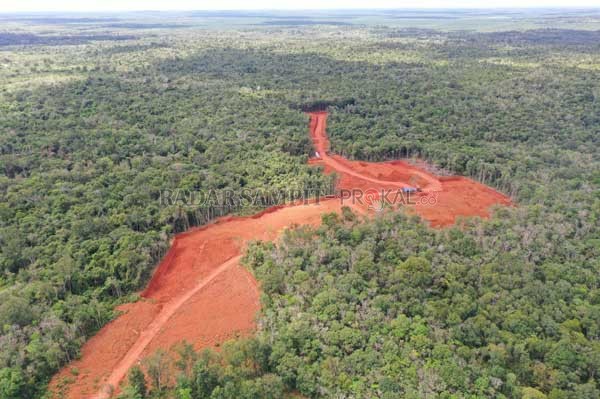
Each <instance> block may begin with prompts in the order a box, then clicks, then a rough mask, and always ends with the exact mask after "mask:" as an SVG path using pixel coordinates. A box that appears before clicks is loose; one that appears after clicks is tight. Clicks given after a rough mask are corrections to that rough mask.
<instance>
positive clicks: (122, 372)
mask: <svg viewBox="0 0 600 399" xmlns="http://www.w3.org/2000/svg"><path fill="white" fill-rule="evenodd" d="M241 257H242V256H241V255H238V256H236V257H233V258H231V259H229V260H228V261H227V262H225V263H223V264H221V265H220V266H219V267H217V268H216V269H215V270H213V271H212V272H211V273H210V274H209V275H208V276H206V277H205V278H203V279H202V280H200V281H198V283H197V284H196V286H195V287H194V288H193V289H191V290H189V291H187V292H185V293H184V294H183V295H181V296H179V297H177V298H174V299H173V300H171V301H169V302H167V303H166V304H165V305H164V306H163V308H162V309H161V311H160V313H159V314H158V315H157V316H156V318H155V319H154V320H153V321H152V323H150V324H149V325H148V327H146V328H145V329H144V330H143V331H142V332H141V333H140V335H139V336H138V339H137V340H136V341H135V343H134V344H133V345H132V346H131V348H129V351H128V352H127V353H126V354H125V356H123V358H122V359H121V360H120V361H119V363H118V364H117V366H116V367H115V368H114V369H113V371H112V372H111V374H110V376H109V377H108V379H107V380H106V382H105V384H104V386H103V387H102V388H101V389H100V392H98V393H97V394H96V395H95V396H92V398H90V399H108V398H110V397H111V394H112V390H113V389H114V388H115V387H118V386H119V383H120V382H121V381H122V380H123V379H124V378H125V376H126V375H127V373H128V372H129V369H131V367H133V366H134V365H135V364H136V363H137V362H139V361H140V360H141V355H142V353H143V352H144V350H145V349H146V347H147V346H148V345H149V344H150V342H151V341H152V339H153V338H154V337H155V336H156V335H157V334H158V333H159V332H160V330H161V329H162V328H163V327H164V325H165V324H166V323H167V322H168V321H169V319H170V318H171V317H172V316H173V315H174V314H175V312H176V311H177V310H178V309H179V308H180V307H181V306H183V305H184V304H185V303H186V302H187V301H188V300H189V299H191V298H192V297H193V296H194V295H195V294H196V293H198V292H199V291H200V290H202V289H203V288H204V287H206V286H207V285H208V284H209V283H210V282H211V281H213V280H214V279H215V278H216V277H217V276H219V275H220V274H221V273H223V272H224V271H225V270H227V269H229V268H230V267H233V266H235V265H237V264H238V263H239V261H240V259H241Z"/></svg>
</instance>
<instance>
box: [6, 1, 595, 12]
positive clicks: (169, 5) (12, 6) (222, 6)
mask: <svg viewBox="0 0 600 399" xmlns="http://www.w3.org/2000/svg"><path fill="white" fill-rule="evenodd" d="M482 7H484V8H492V7H494V8H514V7H600V1H599V0H496V1H494V0H396V1H392V0H294V1H292V0H196V1H193V0H0V13H2V12H11V11H110V10H231V9H323V8H325V9H327V8H338V9H339V8H482Z"/></svg>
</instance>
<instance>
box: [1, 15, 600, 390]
mask: <svg viewBox="0 0 600 399" xmlns="http://www.w3.org/2000/svg"><path fill="white" fill-rule="evenodd" d="M573 18H575V17H573ZM575 19H576V20H577V18H575ZM581 22H582V24H588V23H590V19H589V18H588V19H585V20H584V21H581ZM138 23H139V22H137V21H134V22H127V23H125V22H119V21H113V20H107V19H102V20H101V21H96V20H93V19H92V20H83V21H79V22H73V21H71V22H70V23H68V24H67V23H65V22H64V21H62V22H61V21H56V20H51V21H36V22H35V24H33V25H28V24H25V23H24V22H23V21H11V22H10V25H7V26H11V27H14V31H8V32H0V82H1V85H0V248H1V251H0V399H17V398H35V397H41V396H43V394H44V391H45V387H46V383H47V381H48V379H49V378H50V377H51V376H52V375H53V373H54V372H56V371H57V370H58V368H59V367H60V366H62V365H64V364H65V363H66V362H68V361H69V360H71V359H73V358H75V357H76V356H77V355H78V351H79V349H80V347H81V345H82V343H83V342H84V340H85V339H86V338H88V337H89V336H90V335H92V334H93V333H94V332H95V331H97V330H98V329H99V328H100V327H101V326H102V325H104V324H105V323H106V322H107V321H108V320H110V319H111V317H113V316H114V313H113V310H112V309H113V307H114V305H115V304H117V303H121V302H124V301H127V300H130V299H131V296H132V295H135V292H136V291H137V290H139V289H140V288H141V287H143V285H144V284H145V283H146V282H147V280H148V278H149V276H150V273H151V272H152V270H153V267H154V266H155V265H156V264H157V263H158V261H159V260H160V258H161V256H162V255H163V254H164V253H165V251H166V249H167V248H168V245H169V239H170V237H171V236H172V235H173V234H174V233H176V232H179V231H183V230H185V229H187V228H189V227H190V226H193V225H198V224H202V223H205V222H206V221H207V220H209V219H211V218H213V217H215V216H219V215H221V214H225V213H230V212H251V211H253V210H255V209H237V208H236V209H234V208H215V209H212V208H210V209H207V208H198V207H194V206H188V205H185V204H174V205H169V206H165V205H164V204H161V203H160V201H159V199H160V194H161V191H162V190H169V189H184V190H209V189H215V190H224V189H238V188H252V189H284V188H289V187H290V186H299V187H303V186H307V185H311V186H316V185H321V186H323V187H328V186H329V183H330V179H329V178H327V177H325V176H323V175H322V174H321V172H320V171H319V170H318V169H315V168H310V167H308V166H307V165H306V160H307V157H308V155H309V154H310V152H311V147H310V142H309V139H308V135H307V117H306V116H305V115H304V114H303V113H302V110H303V109H306V107H310V106H312V105H315V104H317V105H318V104H327V105H329V110H330V112H331V118H330V121H329V124H328V132H329V134H330V136H331V138H332V147H333V150H334V151H335V152H338V153H340V154H343V155H346V156H348V157H350V158H356V159H365V160H383V159H391V158H402V157H412V156H418V157H421V158H425V159H427V160H428V161H430V162H431V163H433V164H435V165H436V166H438V167H439V168H444V169H447V170H449V171H452V172H454V173H461V174H465V175H468V176H471V177H473V178H475V179H478V180H480V181H482V182H485V183H487V184H490V185H493V186H495V187H496V188H498V189H500V190H502V191H504V192H506V193H508V194H510V195H512V196H513V198H514V199H515V201H516V203H517V204H518V205H517V206H516V207H514V208H509V209H503V210H501V211H499V212H497V213H496V214H495V216H494V217H493V218H492V219H491V220H489V221H469V222H465V224H464V225H461V227H460V228H451V229H445V230H441V231H437V230H432V229H430V228H428V227H427V226H425V225H424V224H423V223H422V222H420V221H419V220H415V219H412V218H407V217H405V216H403V215H402V214H388V215H384V216H382V217H381V218H379V219H377V220H375V221H370V222H369V221H362V220H358V219H357V217H356V216H354V215H352V214H350V213H348V212H346V213H345V215H344V216H343V217H335V216H332V215H328V216H326V217H325V218H324V221H325V223H324V225H323V227H322V228H320V229H318V230H316V231H313V230H310V229H305V228H301V229H298V230H295V231H292V232H290V233H289V234H287V235H286V236H285V238H284V239H283V240H282V242H281V243H279V244H278V245H274V244H270V243H256V245H254V246H252V248H251V249H250V250H249V252H248V254H247V256H246V263H247V265H248V267H249V268H251V269H252V270H253V272H254V273H255V275H256V277H257V278H258V279H259V280H260V282H261V284H262V287H263V291H264V295H263V300H262V302H263V311H262V314H261V316H260V319H259V320H260V327H261V328H260V331H259V333H258V334H257V336H256V338H254V339H250V340H245V341H239V342H232V343H230V344H228V345H226V347H225V348H224V349H223V350H221V351H220V352H219V353H215V352H205V353H200V354H196V353H193V351H191V350H190V348H189V347H187V346H185V345H184V346H182V347H181V348H179V349H178V351H176V352H179V353H180V355H178V356H175V357H174V356H173V355H168V354H167V353H157V354H156V355H154V356H153V357H151V358H150V359H149V360H148V361H147V362H145V363H144V364H142V369H143V371H144V372H145V373H146V375H147V377H148V381H145V380H144V378H141V377H140V376H141V375H143V374H142V373H141V370H140V369H135V370H134V371H133V372H132V373H131V377H130V387H129V388H128V389H127V391H126V392H125V393H124V397H127V398H145V397H153V398H157V397H176V398H181V399H184V398H186V399H187V398H193V399H197V398H268V397H272V398H280V397H283V396H284V395H288V394H292V395H302V396H304V397H339V398H345V397H356V398H363V397H364V398H368V397H385V398H396V397H407V398H429V397H440V398H459V397H464V398H479V397H481V398H483V397H498V398H502V397H507V398H544V397H548V398H552V399H559V398H573V399H575V398H597V397H599V396H600V376H599V375H598V372H597V370H598V369H599V368H600V342H599V339H600V327H599V326H600V281H599V278H600V277H599V276H600V263H599V262H600V260H599V259H600V233H599V230H598V226H600V220H599V219H600V150H599V143H598V140H599V137H600V100H599V99H598V98H599V96H600V48H599V47H598V44H597V43H598V40H597V38H598V32H597V31H588V30H581V29H579V28H578V27H577V26H576V27H575V28H577V29H570V30H557V29H551V30H549V29H540V26H539V25H536V26H532V28H535V29H534V30H528V31H520V30H511V31H504V32H502V31H501V32H466V31H442V30H433V29H403V28H399V27H384V26H382V25H365V26H358V25H357V26H350V25H344V24H342V25H340V24H338V25H329V26H322V25H315V24H312V23H310V24H309V23H303V24H298V23H296V24H291V25H293V26H274V25H275V24H272V23H267V24H266V25H267V27H256V26H246V27H243V28H236V29H227V30H218V29H216V30H215V29H204V28H202V29H198V28H194V29H192V28H177V26H164V25H159V26H154V27H153V26H139V25H136V24H138ZM519 23H523V21H519ZM527 23H531V21H528V22H527ZM561 23H564V21H562V22H561ZM38 24H40V25H38ZM74 24H75V25H74ZM77 24H85V26H84V27H82V26H81V25H77ZM97 24H100V25H99V26H96V25H97ZM107 24H110V25H111V26H110V27H109V26H108V25H107ZM115 24H116V25H115ZM540 24H541V23H540ZM548 26H553V25H548ZM90 27H92V28H93V29H90ZM94 27H95V28H94ZM84 28H85V29H84ZM107 29H108V30H107ZM596 29H598V27H596ZM48 32H50V33H48ZM315 237H316V239H315ZM170 363H173V364H174V366H173V367H167V366H168V365H169V364H170ZM164 369H169V370H170V372H171V373H173V376H174V378H176V380H177V386H176V387H170V386H163V385H161V384H159V383H157V382H156V381H155V382H153V381H152V376H153V375H157V373H158V374H160V373H161V372H163V371H164ZM161 381H163V382H164V381H165V379H164V378H163V379H161Z"/></svg>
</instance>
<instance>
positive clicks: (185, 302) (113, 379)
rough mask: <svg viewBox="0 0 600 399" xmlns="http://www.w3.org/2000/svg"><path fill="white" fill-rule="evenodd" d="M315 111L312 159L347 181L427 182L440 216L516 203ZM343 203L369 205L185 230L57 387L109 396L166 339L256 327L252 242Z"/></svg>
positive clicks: (75, 394) (58, 391)
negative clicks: (249, 256)
mask: <svg viewBox="0 0 600 399" xmlns="http://www.w3.org/2000/svg"><path fill="white" fill-rule="evenodd" d="M310 116H311V122H310V135H311V138H312V139H313V142H314V144H315V149H316V151H318V152H319V155H320V157H319V158H318V159H316V158H313V159H311V161H310V163H313V164H319V165H322V166H323V167H324V169H325V172H326V173H332V172H335V173H336V174H337V175H338V176H339V178H340V179H339V184H338V186H339V188H340V189H342V190H355V189H358V190H363V191H365V190H369V189H370V190H381V189H395V190H398V189H402V188H408V187H411V188H419V189H421V190H422V192H419V193H417V194H416V200H417V201H416V204H414V205H408V206H406V207H405V208H406V209H407V210H408V211H409V212H415V213H417V214H419V215H421V216H422V217H423V218H424V219H425V220H428V221H429V222H430V224H431V225H432V226H447V225H450V224H452V223H454V222H455V220H456V217H458V216H481V217H487V216H489V209H490V207H491V206H492V205H509V204H510V200H509V199H508V198H507V197H505V196H503V195H502V194H500V193H498V192H496V191H494V190H492V189H490V188H488V187H486V186H484V185H482V184H479V183H477V182H474V181H473V180H470V179H467V178H464V177H446V178H441V177H437V176H434V175H432V174H430V173H428V172H426V171H424V170H421V169H419V168H417V167H416V166H413V165H411V164H409V163H407V162H403V161H395V162H381V163H365V162H355V161H348V160H346V159H344V158H342V157H339V156H335V155H330V154H329V152H328V151H329V141H328V139H327V135H326V130H325V129H326V123H327V114H326V113H324V112H315V113H311V114H310ZM342 205H348V206H351V207H352V208H353V209H355V210H356V211H358V212H361V213H362V212H364V211H365V209H366V208H367V204H366V203H363V204H359V203H358V202H356V203H354V204H353V203H352V201H351V200H349V199H346V200H344V201H341V199H339V198H336V199H327V200H321V201H320V202H319V203H318V204H310V205H290V206H281V207H275V208H271V209H269V210H266V211H264V212H261V213H259V214H256V215H254V216H251V217H224V218H221V219H218V220H217V221H215V222H214V223H211V224H209V225H207V226H204V227H201V228H196V229H192V230H190V231H188V232H186V233H182V234H179V235H177V236H176V237H175V239H174V240H173V243H172V245H171V248H170V250H169V252H168V253H167V255H166V256H165V257H164V259H163V260H162V262H161V263H160V265H159V266H158V268H157V269H156V271H155V273H154V276H153V277H152V280H151V281H150V283H149V284H148V287H147V288H146V290H145V291H144V292H143V293H142V299H140V300H139V301H137V302H134V303H129V304H126V305H123V306H121V307H119V310H121V311H122V312H123V314H121V315H120V316H119V317H117V318H116V319H115V320H113V321H112V322H110V323H109V324H107V325H106V326H105V327H104V328H102V329H101V330H100V331H99V332H98V333H97V334H96V335H95V336H94V337H92V338H91V339H90V340H89V341H88V342H87V343H86V344H85V345H84V347H83V348H82V354H81V359H80V360H77V361H74V362H72V363H71V364H69V365H67V366H66V367H64V368H63V369H62V370H61V371H60V372H59V373H58V374H57V375H56V376H55V377H54V378H53V380H52V382H51V383H50V389H51V391H52V392H54V393H55V396H56V397H57V398H69V399H91V398H93V399H104V398H108V397H110V393H111V391H112V390H113V388H116V390H118V387H119V384H120V383H121V381H123V379H124V378H125V376H126V375H127V372H128V370H129V369H130V368H131V367H132V366H134V365H135V364H137V363H138V362H140V360H141V359H143V358H144V357H146V356H147V355H149V354H151V353H153V352H154V351H155V350H156V349H158V348H164V349H168V348H170V347H171V346H172V345H173V344H175V343H178V342H181V341H183V340H186V341H187V342H190V343H192V344H193V345H194V347H195V348H196V349H200V348H204V347H211V346H215V345H217V344H219V343H222V342H224V341H226V340H228V339H231V338H234V337H236V336H241V335H247V334H251V333H252V331H253V330H254V328H255V325H256V324H255V320H254V318H255V315H256V313H257V312H258V310H259V309H260V302H259V289H258V285H257V282H256V280H255V279H254V277H253V276H252V275H251V274H250V273H249V272H248V271H247V270H246V269H244V268H243V267H241V266H240V265H239V259H240V257H241V254H242V253H243V251H244V248H245V247H246V245H247V244H248V242H249V241H251V240H276V239H277V237H278V236H279V235H280V234H281V232H282V231H283V230H285V229H286V228H288V227H290V226H293V225H296V224H308V225H313V226H316V225H318V224H320V222H321V216H322V215H323V214H324V213H326V212H339V211H340V210H341V207H342ZM74 370H77V372H74ZM67 380H68V383H65V382H66V381H67Z"/></svg>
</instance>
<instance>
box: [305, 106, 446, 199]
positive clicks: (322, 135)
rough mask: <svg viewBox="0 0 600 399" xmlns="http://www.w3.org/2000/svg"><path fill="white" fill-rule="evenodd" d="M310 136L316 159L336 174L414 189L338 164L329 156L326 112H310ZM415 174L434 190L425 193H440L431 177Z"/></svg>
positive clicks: (409, 185)
mask: <svg viewBox="0 0 600 399" xmlns="http://www.w3.org/2000/svg"><path fill="white" fill-rule="evenodd" d="M310 116H311V118H310V135H311V138H312V141H313V144H314V146H315V150H316V151H317V153H318V158H319V159H320V160H321V161H323V163H325V164H326V165H328V166H329V167H331V168H332V169H333V170H335V171H336V172H338V173H345V174H347V175H350V176H352V177H355V178H357V179H361V180H364V181H368V182H369V183H373V184H374V185H375V187H395V188H400V189H402V188H411V189H416V188H417V187H414V186H413V185H411V184H408V183H405V182H397V181H390V180H379V179H374V178H372V177H369V176H365V175H363V174H361V173H358V172H356V171H354V170H352V169H351V168H349V167H348V166H346V165H344V164H343V163H341V162H339V161H338V160H337V159H335V158H334V157H332V156H331V155H329V140H328V139H327V133H326V128H327V126H326V125H327V112H311V113H310ZM414 173H415V174H418V175H420V176H421V177H422V178H424V179H425V180H427V181H428V183H430V184H431V185H432V186H433V187H434V188H433V189H431V188H430V189H428V190H427V191H430V192H431V191H441V190H442V186H441V183H440V182H439V181H437V180H435V179H432V178H431V176H429V175H427V174H424V173H419V172H418V171H416V170H415V171H414Z"/></svg>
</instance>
